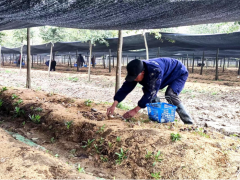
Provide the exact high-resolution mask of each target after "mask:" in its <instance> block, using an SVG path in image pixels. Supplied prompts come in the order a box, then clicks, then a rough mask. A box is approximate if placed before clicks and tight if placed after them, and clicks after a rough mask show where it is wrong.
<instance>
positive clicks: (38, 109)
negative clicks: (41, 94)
mask: <svg viewBox="0 0 240 180" xmlns="http://www.w3.org/2000/svg"><path fill="white" fill-rule="evenodd" d="M42 110H43V109H42V108H40V107H37V108H35V111H37V112H42Z"/></svg>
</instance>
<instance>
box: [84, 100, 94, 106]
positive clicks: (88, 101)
mask: <svg viewBox="0 0 240 180" xmlns="http://www.w3.org/2000/svg"><path fill="white" fill-rule="evenodd" d="M91 103H92V101H91V100H89V99H88V100H86V101H85V102H84V104H85V105H86V106H89V107H90V106H91Z"/></svg>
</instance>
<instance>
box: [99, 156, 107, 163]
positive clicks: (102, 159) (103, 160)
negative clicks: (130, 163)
mask: <svg viewBox="0 0 240 180" xmlns="http://www.w3.org/2000/svg"><path fill="white" fill-rule="evenodd" d="M100 159H101V161H102V162H108V158H107V157H104V156H100Z"/></svg>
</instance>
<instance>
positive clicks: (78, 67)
mask: <svg viewBox="0 0 240 180" xmlns="http://www.w3.org/2000/svg"><path fill="white" fill-rule="evenodd" d="M76 59H77V72H79V65H80V64H79V63H80V62H79V61H78V50H77V51H76ZM79 60H80V59H79Z"/></svg>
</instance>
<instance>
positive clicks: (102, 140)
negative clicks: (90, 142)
mask: <svg viewBox="0 0 240 180" xmlns="http://www.w3.org/2000/svg"><path fill="white" fill-rule="evenodd" d="M99 142H100V144H101V145H102V144H103V143H104V138H102V137H101V139H100V141H99Z"/></svg>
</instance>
